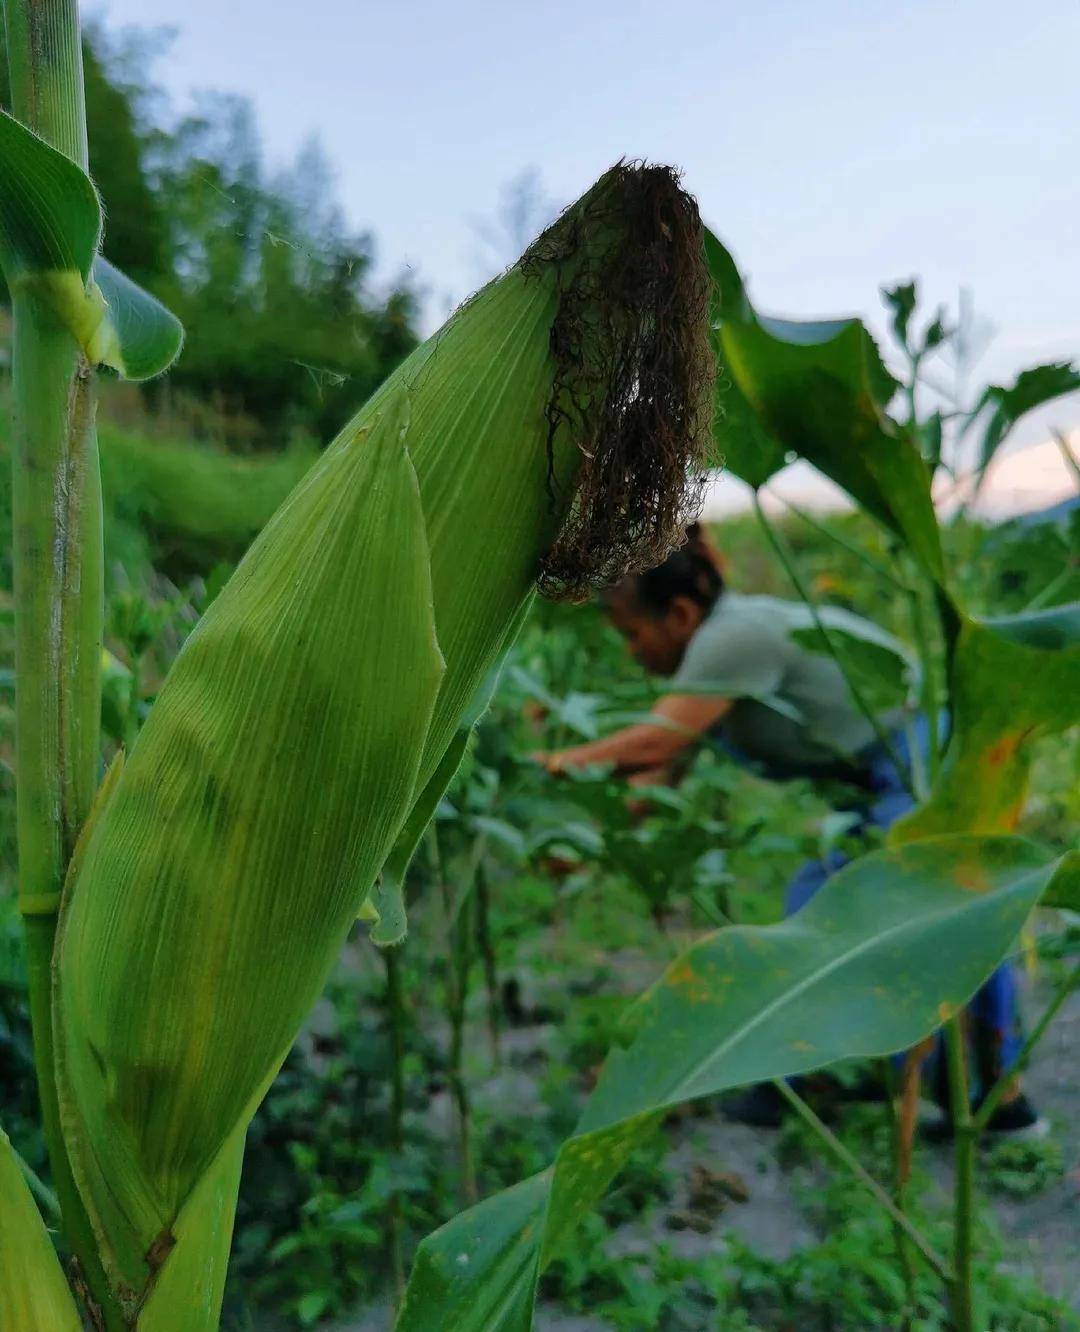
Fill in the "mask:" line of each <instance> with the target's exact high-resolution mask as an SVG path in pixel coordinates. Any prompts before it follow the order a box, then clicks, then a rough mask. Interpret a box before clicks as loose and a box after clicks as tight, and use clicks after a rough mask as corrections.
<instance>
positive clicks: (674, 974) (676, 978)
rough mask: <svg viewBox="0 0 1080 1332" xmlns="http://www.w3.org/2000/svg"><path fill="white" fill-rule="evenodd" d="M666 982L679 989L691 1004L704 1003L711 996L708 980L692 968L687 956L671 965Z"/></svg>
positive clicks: (692, 965) (674, 988)
mask: <svg viewBox="0 0 1080 1332" xmlns="http://www.w3.org/2000/svg"><path fill="white" fill-rule="evenodd" d="M667 983H668V985H669V986H670V987H671V988H672V989H673V990H680V991H681V992H682V993H683V995H684V996H685V997H686V999H688V1000H689V1001H690V1003H692V1004H700V1003H705V1002H707V1000H708V999H709V998H710V997H711V993H712V992H711V990H710V988H709V984H708V982H707V981H706V979H705V977H704V976H702V975H701V974H700V973H699V972H697V971H695V970H694V964H693V963H692V962H691V961H690V960H689V958H684V959H683V961H681V962H676V963H675V964H674V965H673V966H672V968H671V970H670V971H669V972H668V974H667Z"/></svg>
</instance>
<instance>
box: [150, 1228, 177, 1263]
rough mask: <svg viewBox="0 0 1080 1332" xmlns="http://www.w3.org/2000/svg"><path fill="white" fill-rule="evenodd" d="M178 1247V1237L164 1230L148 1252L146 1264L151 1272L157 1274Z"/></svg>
mask: <svg viewBox="0 0 1080 1332" xmlns="http://www.w3.org/2000/svg"><path fill="white" fill-rule="evenodd" d="M175 1245H176V1237H175V1235H174V1234H173V1233H172V1231H171V1230H163V1231H162V1232H161V1234H160V1235H158V1237H157V1239H156V1240H154V1242H153V1244H151V1245H150V1247H149V1249H147V1251H146V1263H147V1266H148V1267H149V1268H150V1270H151V1272H156V1271H157V1270H158V1268H159V1267H160V1266H161V1264H162V1263H163V1262H164V1261H165V1259H166V1258H168V1256H169V1254H170V1253H172V1251H173V1248H174V1247H175Z"/></svg>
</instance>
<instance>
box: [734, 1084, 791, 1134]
mask: <svg viewBox="0 0 1080 1332" xmlns="http://www.w3.org/2000/svg"><path fill="white" fill-rule="evenodd" d="M721 1109H722V1113H723V1116H724V1118H725V1119H726V1120H728V1122H729V1123H732V1124H749V1125H750V1126H751V1127H752V1128H767V1129H778V1128H779V1127H780V1125H781V1124H782V1123H783V1122H784V1116H785V1115H786V1114H787V1111H788V1103H787V1101H785V1100H784V1098H783V1096H781V1094H780V1093H779V1092H778V1091H777V1090H776V1088H775V1087H774V1086H773V1085H772V1083H771V1082H759V1083H758V1084H757V1085H756V1086H754V1087H747V1088H746V1090H745V1091H741V1092H736V1094H735V1095H734V1096H731V1097H729V1098H728V1099H727V1100H726V1101H725V1102H724V1103H723V1106H722V1107H721Z"/></svg>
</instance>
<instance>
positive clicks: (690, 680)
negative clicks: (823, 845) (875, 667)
mask: <svg viewBox="0 0 1080 1332" xmlns="http://www.w3.org/2000/svg"><path fill="white" fill-rule="evenodd" d="M820 614H821V617H822V621H823V623H824V624H825V626H826V629H827V630H828V629H830V628H834V629H836V630H837V631H839V632H841V633H845V634H850V635H853V636H854V637H857V638H861V639H864V640H865V639H869V640H870V641H872V642H874V643H876V644H878V645H879V646H881V647H884V648H887V649H888V650H889V651H891V652H894V653H895V654H896V655H897V656H898V657H899V658H900V659H901V660H902V661H903V662H904V663H905V666H906V667H907V669H908V670H909V671H910V672H913V670H914V667H913V665H912V663H911V658H910V656H909V654H908V653H907V651H906V650H905V648H904V647H903V645H902V644H901V643H900V642H898V641H897V640H896V639H895V638H893V637H892V636H891V635H890V634H887V633H885V632H884V630H882V629H879V628H878V627H877V626H876V625H874V624H871V623H870V622H869V621H868V620H864V619H862V618H861V617H859V616H857V615H852V614H851V613H850V612H848V611H844V610H841V609H839V608H838V607H832V606H823V607H822V608H821V610H820ZM814 628H815V626H814V619H813V615H812V614H811V612H810V610H809V608H808V607H806V606H805V605H803V604H801V603H798V602H789V601H781V600H780V599H779V598H777V597H764V596H742V595H740V594H738V593H735V592H728V591H725V592H724V593H722V594H721V596H720V597H719V599H718V600H717V602H716V605H715V606H714V607H713V608H712V610H711V611H710V612H709V614H708V615H707V616H706V617H705V619H704V620H703V621H702V622H701V624H700V626H699V627H698V629H697V630H696V631H695V633H694V637H693V638H692V639H691V641H690V643H689V644H688V646H687V648H686V652H685V655H684V656H683V660H682V663H681V665H680V666H679V669H678V671H677V672H676V673H675V675H674V676H673V677H672V681H671V692H672V693H678V692H679V689H680V687H681V688H683V689H684V690H685V691H686V692H696V693H702V692H708V693H716V694H719V695H722V696H724V697H725V698H730V699H731V700H732V701H733V702H732V706H731V708H730V709H729V710H728V712H727V713H726V714H725V715H724V717H723V719H722V720H721V722H720V723H719V730H720V732H721V734H722V736H723V739H724V740H725V741H726V742H727V743H728V744H729V745H730V746H731V747H732V748H733V749H734V750H735V751H736V752H737V753H738V754H739V755H740V756H742V757H744V758H746V759H749V760H750V761H751V762H754V763H757V764H760V765H761V766H762V767H763V768H764V769H765V770H766V771H768V772H770V773H771V774H773V775H776V776H797V775H802V774H805V775H809V776H814V775H828V774H830V773H836V774H837V775H839V774H840V773H842V772H843V771H844V770H845V769H850V766H851V762H850V761H851V760H852V759H855V758H856V756H857V755H858V754H859V752H860V751H862V750H865V749H866V748H867V747H868V746H870V745H871V744H872V743H873V742H874V740H875V731H874V728H873V726H871V724H870V722H869V721H868V719H867V718H866V717H865V716H864V715H863V713H862V712H861V711H860V710H859V708H858V706H857V705H856V704H855V702H854V700H853V698H852V696H851V691H850V690H849V688H848V686H847V683H846V681H845V679H844V675H843V672H842V671H841V670H840V667H839V666H838V665H837V663H836V662H835V661H834V660H833V658H832V657H831V656H829V655H828V654H827V653H825V652H818V651H815V650H814V649H813V648H812V647H809V646H806V644H805V643H803V642H800V641H799V640H798V639H796V638H795V637H793V634H795V633H796V632H797V631H799V630H809V631H811V632H812V631H813V630H814ZM881 720H882V723H883V724H884V725H885V726H887V727H888V726H892V725H895V724H896V723H897V721H898V720H899V718H898V715H896V714H893V715H892V716H885V717H883V718H882V719H881Z"/></svg>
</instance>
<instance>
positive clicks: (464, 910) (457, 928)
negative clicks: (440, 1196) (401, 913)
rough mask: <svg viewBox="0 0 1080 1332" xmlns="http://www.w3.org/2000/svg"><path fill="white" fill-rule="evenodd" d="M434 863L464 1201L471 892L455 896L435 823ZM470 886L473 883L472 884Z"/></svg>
mask: <svg viewBox="0 0 1080 1332" xmlns="http://www.w3.org/2000/svg"><path fill="white" fill-rule="evenodd" d="M427 842H428V850H429V852H430V855H431V861H432V867H433V869H434V872H435V875H436V878H437V879H438V882H439V890H440V895H441V898H442V905H443V913H444V916H445V920H446V928H447V944H448V955H447V959H446V988H447V1000H448V1002H447V1007H448V1008H449V1010H450V1053H449V1066H448V1070H447V1078H448V1081H449V1084H450V1094H451V1096H452V1097H453V1100H454V1107H455V1111H456V1116H457V1130H458V1170H459V1179H460V1189H461V1200H462V1203H463V1204H465V1205H468V1204H470V1203H473V1202H475V1201H476V1175H475V1171H474V1169H473V1155H472V1127H471V1109H470V1105H469V1091H468V1087H467V1086H466V1084H465V1075H464V1057H465V1005H466V1001H467V998H468V983H469V964H470V961H471V958H470V950H469V943H470V939H469V916H470V909H471V902H472V893H471V891H469V890H466V891H465V892H463V893H462V894H461V895H460V896H459V897H458V899H457V901H455V900H454V897H453V894H452V893H451V891H450V884H449V882H448V880H447V875H446V873H445V870H444V866H443V862H442V855H441V853H440V850H439V838H438V833H437V831H436V829H435V827H434V825H432V826H431V828H429V830H428V833H427ZM470 887H471V885H470Z"/></svg>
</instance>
